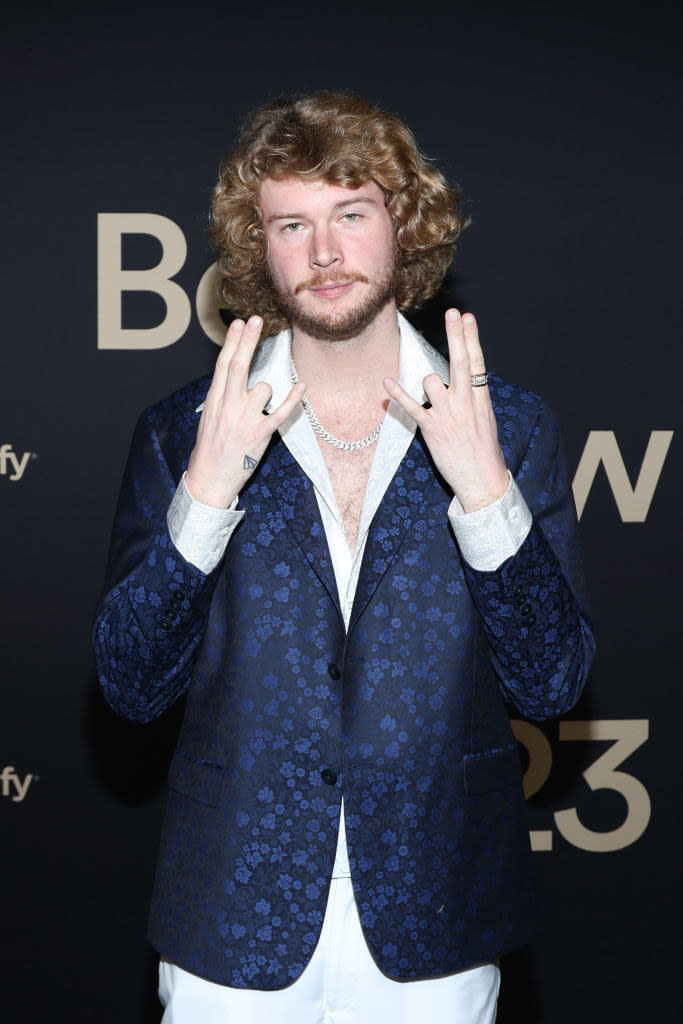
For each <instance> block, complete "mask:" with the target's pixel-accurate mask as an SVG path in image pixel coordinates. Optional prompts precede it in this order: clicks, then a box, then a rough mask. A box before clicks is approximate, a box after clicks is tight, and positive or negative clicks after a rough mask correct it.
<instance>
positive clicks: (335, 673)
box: [327, 662, 341, 679]
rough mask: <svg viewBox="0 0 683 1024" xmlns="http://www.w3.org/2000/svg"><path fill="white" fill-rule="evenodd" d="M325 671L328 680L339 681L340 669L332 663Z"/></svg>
mask: <svg viewBox="0 0 683 1024" xmlns="http://www.w3.org/2000/svg"><path fill="white" fill-rule="evenodd" d="M327 671H328V672H329V675H330V679H341V669H340V668H339V665H335V663H334V662H331V663H330V664H329V665H328V666H327Z"/></svg>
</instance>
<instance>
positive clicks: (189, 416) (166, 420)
mask: <svg viewBox="0 0 683 1024" xmlns="http://www.w3.org/2000/svg"><path fill="white" fill-rule="evenodd" d="M210 384H211V377H210V376H204V377H197V378H196V379H195V380H192V381H190V382H189V384H184V385H183V386H182V387H181V388H178V390H177V391H174V392H172V394H170V395H167V396H166V397H165V398H161V399H160V400H159V401H158V402H154V404H153V405H150V406H148V407H147V408H146V409H145V410H144V411H143V413H142V415H141V417H140V420H141V421H143V422H145V423H146V424H148V425H149V426H150V427H151V428H152V429H153V430H154V431H155V432H156V433H157V434H158V435H159V437H160V438H161V437H162V436H163V435H165V434H167V433H168V432H169V431H173V433H175V434H176V435H177V434H182V433H184V432H185V431H186V430H191V431H196V429H197V424H198V423H199V417H200V411H199V406H200V405H202V403H203V402H204V399H205V398H206V393H207V391H208V390H209V385H210Z"/></svg>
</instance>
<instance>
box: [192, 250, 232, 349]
mask: <svg viewBox="0 0 683 1024" xmlns="http://www.w3.org/2000/svg"><path fill="white" fill-rule="evenodd" d="M219 281H220V273H219V270H218V267H217V266H216V264H215V263H212V264H211V266H210V267H209V269H208V270H206V271H205V272H204V273H203V274H202V278H201V280H200V282H199V284H198V285H197V295H196V298H195V303H196V308H197V319H198V320H199V323H200V324H201V327H202V330H203V331H204V334H206V335H207V337H209V338H211V341H215V343H216V344H217V345H222V344H223V342H224V341H225V331H226V328H225V324H224V323H223V320H222V318H221V315H220V313H219V309H220V308H221V307H220V299H219V296H218V283H219Z"/></svg>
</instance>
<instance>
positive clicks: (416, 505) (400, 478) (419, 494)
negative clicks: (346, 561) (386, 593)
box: [349, 430, 451, 632]
mask: <svg viewBox="0 0 683 1024" xmlns="http://www.w3.org/2000/svg"><path fill="white" fill-rule="evenodd" d="M450 500H451V499H450V497H449V496H448V492H447V490H446V488H445V486H444V484H443V483H442V482H441V478H440V477H439V475H438V472H437V470H436V469H435V467H434V463H433V462H432V460H431V456H430V455H429V452H428V450H427V448H426V445H425V443H424V440H423V439H422V435H421V433H420V432H419V430H418V431H417V432H416V434H415V437H414V439H413V441H412V443H411V445H410V447H409V448H408V451H407V452H406V454H405V455H404V457H403V459H402V461H401V463H400V465H399V467H398V469H397V470H396V473H395V474H394V477H393V479H392V481H391V483H390V484H389V487H388V488H387V491H386V494H385V495H384V497H383V498H382V500H381V502H380V504H379V508H378V509H377V512H376V513H375V517H374V519H373V520H372V523H371V525H370V530H369V532H368V539H367V542H366V545H365V551H364V553H363V561H362V563H361V568H360V575H359V578H358V586H357V588H356V595H355V598H354V602H353V609H352V611H351V620H350V622H349V632H351V630H352V629H353V627H354V625H355V624H356V622H357V621H358V619H359V617H360V615H361V614H362V612H363V611H364V609H365V608H366V606H367V604H368V602H369V601H370V600H371V599H372V597H373V595H374V593H375V591H376V590H377V587H378V586H379V584H380V581H381V579H382V577H383V576H384V574H385V573H386V571H387V569H388V568H389V566H390V565H391V562H392V561H393V559H394V558H395V557H396V554H397V552H398V550H399V548H400V546H401V544H402V543H403V541H404V539H405V537H406V535H407V534H408V533H409V532H410V531H411V529H412V528H413V524H414V522H415V520H416V519H417V518H418V516H419V515H420V512H421V511H422V509H423V508H424V506H425V504H427V503H429V504H434V503H442V504H444V505H445V508H444V513H443V514H444V516H445V515H446V514H447V513H446V510H447V508H448V505H449V504H450Z"/></svg>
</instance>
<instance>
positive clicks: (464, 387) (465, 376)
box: [446, 309, 472, 400]
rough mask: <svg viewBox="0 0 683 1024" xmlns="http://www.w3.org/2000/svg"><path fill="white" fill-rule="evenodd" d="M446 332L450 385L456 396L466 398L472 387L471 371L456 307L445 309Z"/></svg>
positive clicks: (461, 324)
mask: <svg viewBox="0 0 683 1024" xmlns="http://www.w3.org/2000/svg"><path fill="white" fill-rule="evenodd" d="M446 334H447V336H448V355H449V359H450V365H451V387H452V388H453V389H454V393H455V394H456V395H457V396H458V398H461V399H463V398H464V399H466V400H467V396H468V395H469V393H470V391H471V388H472V373H471V370H470V357H469V354H468V352H467V345H466V344H465V332H464V328H463V323H462V317H461V316H460V312H459V310H457V309H449V310H447V311H446Z"/></svg>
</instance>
